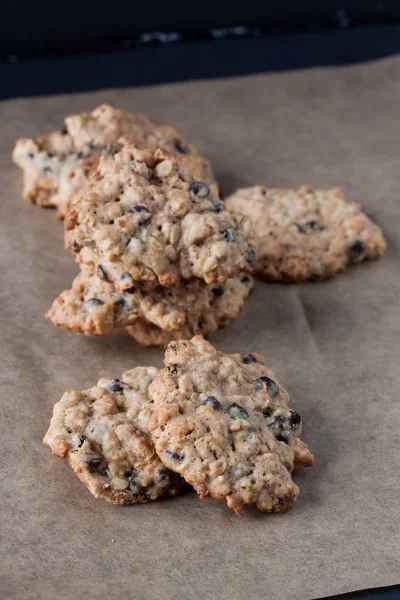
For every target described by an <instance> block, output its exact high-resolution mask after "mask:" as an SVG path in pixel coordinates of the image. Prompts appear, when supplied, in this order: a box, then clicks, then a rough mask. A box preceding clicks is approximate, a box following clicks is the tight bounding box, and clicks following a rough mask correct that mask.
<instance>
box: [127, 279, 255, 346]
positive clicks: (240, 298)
mask: <svg viewBox="0 0 400 600" xmlns="http://www.w3.org/2000/svg"><path fill="white" fill-rule="evenodd" d="M210 288H211V291H212V296H211V302H210V305H209V307H208V308H207V309H206V310H204V311H202V312H200V313H195V312H193V311H191V312H189V311H187V312H186V321H185V324H184V325H183V326H181V327H179V329H174V330H172V331H166V330H163V329H162V328H161V327H159V326H157V325H155V324H154V323H151V322H149V321H145V320H143V319H137V320H136V321H134V323H133V324H132V325H130V326H129V327H127V330H128V332H129V333H130V335H131V336H132V337H133V338H134V339H135V340H136V341H137V342H139V344H142V345H143V346H166V345H167V344H168V343H169V342H171V341H173V340H188V339H190V338H192V337H193V336H194V335H196V334H199V333H200V334H202V335H203V336H210V335H212V334H213V333H214V332H215V331H217V329H221V328H223V327H226V326H227V325H229V324H230V323H232V321H234V320H235V319H236V317H237V316H238V314H239V312H240V311H241V310H242V308H243V306H244V304H245V302H246V300H247V298H248V296H249V294H250V292H251V290H252V288H253V280H252V278H251V276H250V275H248V274H247V273H243V274H242V275H241V276H240V277H237V278H235V279H228V281H227V282H226V283H225V284H222V283H218V284H215V285H210Z"/></svg>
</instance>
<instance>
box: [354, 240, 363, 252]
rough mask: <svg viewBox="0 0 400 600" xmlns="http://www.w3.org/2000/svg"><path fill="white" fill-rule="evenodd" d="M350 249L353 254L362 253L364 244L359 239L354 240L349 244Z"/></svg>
mask: <svg viewBox="0 0 400 600" xmlns="http://www.w3.org/2000/svg"><path fill="white" fill-rule="evenodd" d="M350 250H351V251H352V252H354V254H362V253H363V252H364V250H365V244H364V242H362V241H361V240H356V241H355V242H353V243H352V244H351V246H350Z"/></svg>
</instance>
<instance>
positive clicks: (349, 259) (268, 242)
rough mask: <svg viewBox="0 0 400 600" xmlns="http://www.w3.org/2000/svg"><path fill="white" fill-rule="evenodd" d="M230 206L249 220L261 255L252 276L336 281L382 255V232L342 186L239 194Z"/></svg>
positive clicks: (244, 190)
mask: <svg viewBox="0 0 400 600" xmlns="http://www.w3.org/2000/svg"><path fill="white" fill-rule="evenodd" d="M227 205H228V206H229V207H230V208H231V209H233V210H237V211H239V212H241V213H242V214H244V215H246V216H248V217H249V218H250V220H251V226H252V232H253V233H252V237H253V239H254V243H255V248H256V251H257V262H256V265H255V268H254V272H255V273H256V274H258V275H261V276H262V277H265V278H266V279H269V280H271V281H307V280H318V279H326V278H328V277H332V276H333V275H335V273H337V272H339V271H343V270H344V269H345V268H346V267H347V266H348V265H350V264H353V263H359V262H361V261H363V260H372V259H375V258H378V257H379V256H381V255H382V254H383V253H384V251H385V248H386V242H385V240H384V238H383V235H382V231H381V229H380V228H379V227H378V226H377V225H375V224H374V223H373V222H372V221H371V220H370V219H369V218H368V217H367V216H366V215H365V214H364V213H363V212H361V209H360V206H359V205H358V204H355V203H353V202H346V201H345V200H344V198H343V195H342V192H341V190H340V189H339V188H336V189H333V190H315V191H314V190H312V189H311V188H310V187H309V186H303V187H302V188H300V189H299V190H298V191H297V192H296V191H294V190H276V189H267V188H265V187H261V186H256V187H251V188H242V189H239V190H237V191H236V192H235V193H234V194H233V195H232V196H230V197H229V198H227Z"/></svg>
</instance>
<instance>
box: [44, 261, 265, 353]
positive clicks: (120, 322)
mask: <svg viewBox="0 0 400 600" xmlns="http://www.w3.org/2000/svg"><path fill="white" fill-rule="evenodd" d="M244 279H245V282H242V277H238V278H236V279H233V280H228V282H226V284H224V293H223V294H222V295H218V294H219V290H220V287H216V285H215V284H207V283H205V282H204V281H202V280H201V279H191V280H189V281H188V282H187V283H186V284H185V285H184V286H182V287H177V288H171V289H169V288H164V287H161V286H158V287H157V288H154V289H152V290H149V291H143V290H141V289H140V286H137V285H134V282H133V281H132V279H131V278H129V277H126V278H125V279H124V281H126V287H125V289H123V290H120V291H119V290H116V289H115V286H114V284H113V283H112V282H110V280H109V279H108V275H107V271H106V270H105V269H104V268H103V267H101V266H100V265H99V266H98V268H97V270H94V269H93V268H92V267H88V266H83V267H82V269H81V271H80V273H79V275H78V276H77V277H76V278H75V280H74V282H73V284H72V288H71V289H70V290H66V291H64V292H62V293H61V294H60V296H59V297H58V298H57V299H56V300H55V301H54V302H53V305H52V307H51V308H50V310H49V311H48V312H47V314H46V317H47V319H48V320H49V321H51V322H52V323H53V324H54V325H57V326H59V327H64V328H65V329H70V330H72V331H75V332H76V333H84V334H85V335H90V336H92V335H106V334H109V333H111V332H112V331H113V330H114V329H117V328H120V327H126V326H128V325H131V324H132V325H133V330H135V324H136V322H137V321H138V322H140V323H141V324H143V325H148V326H149V327H150V328H154V329H155V330H156V331H159V332H160V333H159V338H160V343H167V342H161V339H162V338H163V336H164V335H165V336H168V341H169V340H171V339H175V338H174V336H175V335H179V334H180V333H181V332H188V334H187V336H186V338H187V337H192V335H194V333H198V332H200V331H203V332H204V333H207V335H210V334H211V333H213V332H214V331H216V329H218V327H222V326H225V325H227V324H228V323H230V322H231V321H233V320H234V319H235V318H236V317H237V315H238V313H239V312H240V310H241V309H242V307H243V304H244V302H245V300H246V298H247V296H248V295H249V293H250V291H251V288H252V285H253V284H252V279H251V277H250V276H248V275H246V276H244ZM219 286H222V284H219ZM215 289H217V290H218V294H217V295H216V294H215V293H214V290H215ZM132 334H133V335H134V331H132ZM134 337H136V339H138V341H140V343H143V337H144V336H143V335H141V336H140V334H138V335H137V336H136V335H134ZM145 345H153V344H152V343H151V339H149V340H148V341H147V343H146V344H145Z"/></svg>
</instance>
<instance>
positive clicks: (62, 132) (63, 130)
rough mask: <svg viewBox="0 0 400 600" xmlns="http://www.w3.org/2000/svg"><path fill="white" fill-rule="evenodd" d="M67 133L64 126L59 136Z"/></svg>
mask: <svg viewBox="0 0 400 600" xmlns="http://www.w3.org/2000/svg"><path fill="white" fill-rule="evenodd" d="M67 133H68V129H67V126H66V125H64V127H63V128H62V129H61V135H67Z"/></svg>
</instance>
